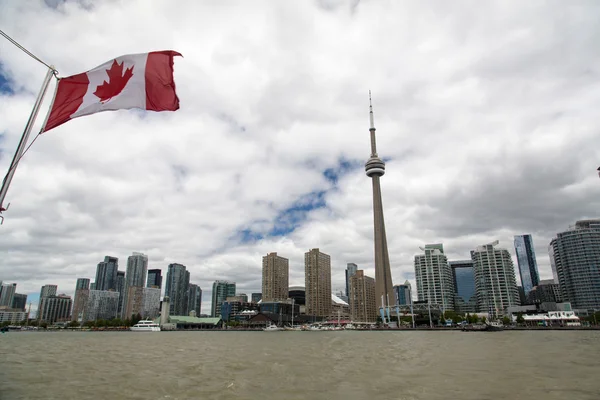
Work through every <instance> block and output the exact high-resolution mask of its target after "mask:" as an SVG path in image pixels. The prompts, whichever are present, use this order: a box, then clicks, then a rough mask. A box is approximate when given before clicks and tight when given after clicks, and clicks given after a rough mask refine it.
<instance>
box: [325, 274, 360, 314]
mask: <svg viewBox="0 0 600 400" xmlns="http://www.w3.org/2000/svg"><path fill="white" fill-rule="evenodd" d="M353 276H354V275H353ZM340 292H342V291H340ZM342 293H343V292H342ZM344 297H346V296H344ZM351 318H352V311H351V310H350V304H349V303H348V301H346V300H344V299H343V298H341V297H339V296H337V295H335V294H333V293H332V294H331V314H330V315H329V318H327V319H329V320H331V321H337V320H340V321H341V320H349V319H351Z"/></svg>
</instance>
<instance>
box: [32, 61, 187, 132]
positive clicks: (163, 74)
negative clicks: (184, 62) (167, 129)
mask: <svg viewBox="0 0 600 400" xmlns="http://www.w3.org/2000/svg"><path fill="white" fill-rule="evenodd" d="M175 56H181V54H179V53H178V52H176V51H172V50H165V51H153V52H150V53H141V54H127V55H124V56H121V57H117V58H115V59H113V60H110V61H107V62H105V63H104V64H102V65H99V66H98V67H96V68H94V69H92V70H89V71H87V72H84V73H82V74H77V75H73V76H69V77H66V78H60V79H59V81H58V86H57V88H56V93H55V95H54V100H53V101H52V106H51V108H50V114H49V116H48V120H47V122H46V124H45V126H44V127H43V129H42V132H47V131H49V130H50V129H52V128H56V127H57V126H59V125H61V124H64V123H65V122H67V121H69V120H71V119H73V118H77V117H81V116H84V115H90V114H94V113H97V112H102V111H113V110H121V109H130V108H141V109H143V110H151V111H175V110H177V109H179V98H177V93H175V81H174V79H173V57H175Z"/></svg>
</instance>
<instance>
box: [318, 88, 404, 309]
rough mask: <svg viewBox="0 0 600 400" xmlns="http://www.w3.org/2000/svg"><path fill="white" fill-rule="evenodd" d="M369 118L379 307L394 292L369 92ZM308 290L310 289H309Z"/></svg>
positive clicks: (369, 171) (368, 170)
mask: <svg viewBox="0 0 600 400" xmlns="http://www.w3.org/2000/svg"><path fill="white" fill-rule="evenodd" d="M369 118H370V121H371V127H370V128H369V132H370V133H371V157H370V158H369V160H368V161H367V163H366V164H365V172H366V174H367V176H368V177H369V178H371V179H372V181H373V218H374V236H375V289H376V290H375V294H376V300H377V305H378V306H383V305H384V304H385V305H389V304H392V303H393V302H394V292H393V290H392V287H393V286H394V285H393V284H392V272H391V270H390V256H389V253H388V247H387V238H386V235H385V223H384V221H383V201H382V200H381V185H380V183H379V178H380V177H381V176H383V174H385V163H384V162H383V160H381V159H380V158H379V156H378V155H377V145H376V143H375V122H374V118H373V105H372V104H371V92H370V91H369ZM307 289H308V287H307Z"/></svg>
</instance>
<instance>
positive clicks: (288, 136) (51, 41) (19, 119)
mask: <svg viewBox="0 0 600 400" xmlns="http://www.w3.org/2000/svg"><path fill="white" fill-rule="evenodd" d="M599 19H600V3H598V2H596V1H587V2H585V1H571V2H562V1H528V2H517V1H497V2H493V1H487V2H475V1H464V2H461V1H454V2H446V1H428V2H408V1H406V2H400V1H364V0H363V1H360V2H359V1H358V0H352V1H343V0H319V1H295V2H280V1H270V2H267V1H252V2H248V1H220V2H196V1H178V2H173V1H145V0H137V1H127V2H122V1H93V2H92V1H68V2H63V1H57V0H54V1H45V2H44V1H23V2H21V1H9V0H7V1H2V0H0V27H1V29H2V30H4V31H5V32H7V33H8V34H10V35H11V36H12V37H13V38H15V39H17V40H18V41H20V42H21V43H22V44H23V45H24V46H26V47H28V48H29V49H30V50H31V51H32V52H34V53H35V54H37V55H38V56H39V57H40V58H42V59H43V60H46V61H47V62H49V63H52V64H54V65H55V66H56V68H57V69H58V70H59V72H60V75H61V76H68V75H72V74H76V73H80V72H83V71H86V70H89V69H91V68H94V67H96V66H97V65H100V64H102V63H104V62H106V61H108V60H110V59H111V58H113V57H116V56H119V55H123V54H128V53H141V52H147V51H153V50H163V49H172V50H176V51H179V52H181V53H182V54H183V58H180V57H178V58H176V59H175V81H176V84H177V92H178V95H179V98H180V101H181V109H180V110H179V111H176V112H173V113H166V112H165V113H150V112H148V113H146V112H143V111H116V112H105V113H100V114H96V115H92V116H86V117H82V118H78V119H75V120H72V121H70V122H68V123H66V124H64V125H62V126H60V127H58V128H56V129H53V130H51V131H50V132H48V133H46V134H44V135H42V136H41V137H40V138H39V140H38V141H37V142H36V143H35V145H34V146H33V147H32V148H31V150H30V151H29V152H28V153H27V155H26V156H25V158H24V159H23V161H22V163H21V164H20V166H19V169H18V171H17V174H16V176H15V179H14V181H13V184H12V186H11V189H10V191H9V193H8V197H7V200H8V201H10V202H11V206H10V209H9V210H8V211H7V212H6V213H5V214H4V215H5V217H6V221H5V223H4V225H3V226H1V227H0V238H1V240H0V280H3V281H4V282H17V283H18V286H17V292H20V293H28V294H33V296H32V298H33V299H35V298H36V297H37V294H38V293H39V289H40V286H41V285H43V284H57V285H58V287H59V292H64V293H67V294H72V293H73V291H74V287H75V280H76V278H78V277H89V278H92V280H93V278H94V275H95V270H96V265H97V263H98V262H99V261H101V260H102V259H103V257H104V256H105V255H112V256H116V257H119V263H120V269H121V270H124V269H125V265H126V260H127V256H129V255H130V254H131V253H132V252H133V251H141V252H144V253H146V254H148V255H149V258H150V262H149V268H162V269H163V273H166V268H167V265H168V264H169V263H172V262H178V263H182V264H184V265H186V266H187V267H188V268H189V270H190V271H191V281H192V282H194V283H197V284H199V285H200V286H201V287H202V289H203V291H204V295H203V311H204V312H208V310H209V306H210V290H211V286H212V282H213V281H214V280H215V279H228V280H232V281H236V282H237V287H238V292H245V293H247V294H250V293H252V292H257V291H260V289H261V257H262V256H263V255H265V254H267V252H271V251H277V252H278V253H279V254H280V255H282V256H284V257H288V258H289V259H290V285H304V256H303V254H304V253H305V252H306V251H308V250H309V249H310V248H315V247H318V248H320V249H321V250H322V251H323V252H325V253H328V254H330V255H331V260H332V282H333V288H334V289H341V288H342V287H343V286H344V273H343V270H344V269H345V266H346V263H348V262H355V263H357V264H358V265H359V267H360V268H364V269H365V270H366V272H367V274H368V275H371V276H374V271H373V259H374V256H373V216H372V189H371V181H370V179H368V178H367V177H366V176H365V174H364V162H365V161H366V160H367V158H368V156H369V132H368V123H369V120H368V91H369V90H372V91H373V105H374V110H375V124H376V127H377V135H378V136H377V140H378V150H379V155H380V156H381V157H384V158H385V159H386V160H387V173H386V175H385V176H384V177H383V178H382V181H381V182H382V191H383V203H384V214H385V221H386V229H387V234H388V244H389V250H390V260H391V265H392V276H393V280H394V283H401V282H403V281H404V280H405V279H409V280H411V281H412V282H413V285H414V268H413V257H414V255H415V254H417V253H418V252H419V248H418V246H422V245H424V244H426V243H438V242H443V243H444V247H445V249H446V252H447V254H448V256H449V258H450V259H451V260H457V259H467V258H469V257H470V256H469V251H470V250H471V249H473V248H474V247H475V246H477V245H480V244H484V243H489V242H491V241H494V240H499V241H500V245H501V246H502V247H505V248H508V249H509V251H510V252H511V253H512V254H513V260H514V262H515V264H516V259H515V258H514V248H513V235H516V234H523V233H531V234H532V235H533V239H534V243H535V249H536V252H537V259H538V265H539V270H540V274H541V276H542V278H550V277H551V276H552V273H551V270H550V267H549V259H548V253H547V246H548V243H549V241H550V239H551V238H552V237H553V236H554V235H555V234H556V232H559V231H561V230H564V229H565V228H567V227H568V226H569V225H570V224H574V223H575V221H576V220H577V219H582V218H589V217H598V216H599V213H598V210H600V180H599V179H598V176H597V174H596V168H597V167H598V165H600V143H599V129H600V119H599V118H598V105H599V104H600V47H598V43H597V41H598V38H599V37H600V24H598V20H599ZM44 74H45V67H44V66H42V65H40V64H38V63H37V62H35V61H34V60H32V59H31V58H29V57H28V56H26V55H25V54H23V53H22V52H20V51H19V50H18V49H17V48H15V47H14V46H13V45H11V44H10V43H8V42H7V41H6V40H4V39H2V40H0V151H1V153H0V173H2V174H4V173H5V172H6V170H7V169H8V165H9V163H10V161H11V159H12V155H13V153H14V150H15V148H16V145H17V143H18V140H19V138H20V135H21V133H22V129H23V127H24V125H25V122H26V121H27V118H28V115H29V113H30V111H31V107H32V105H33V102H34V99H35V96H36V94H37V91H38V90H39V87H40V85H41V83H42V80H43V77H44ZM53 85H54V84H53ZM51 89H53V87H52V88H51ZM48 97H51V96H48ZM49 101H50V99H49V98H47V100H46V101H45V103H44V108H43V110H44V113H45V110H47V109H48V106H49ZM42 119H43V117H41V118H39V121H38V125H39V124H41V121H42Z"/></svg>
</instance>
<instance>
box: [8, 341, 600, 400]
mask: <svg viewBox="0 0 600 400" xmlns="http://www.w3.org/2000/svg"><path fill="white" fill-rule="evenodd" d="M599 372H600V332H598V331H597V332H577V331H571V332H494V333H463V332H348V331H342V332H161V333H141V332H140V333H134V332H75V333H72V332H54V333H36V332H26V333H18V332H10V333H8V334H4V335H0V399H2V400H4V399H260V400H270V399H278V400H280V399H369V400H374V399H402V400H417V399H423V400H425V399H427V400H435V399H444V400H446V399H462V400H485V399H494V400H496V399H509V398H510V399H533V398H535V399H561V400H563V399H569V400H579V399H594V400H598V399H600V379H599V375H598V374H599Z"/></svg>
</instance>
